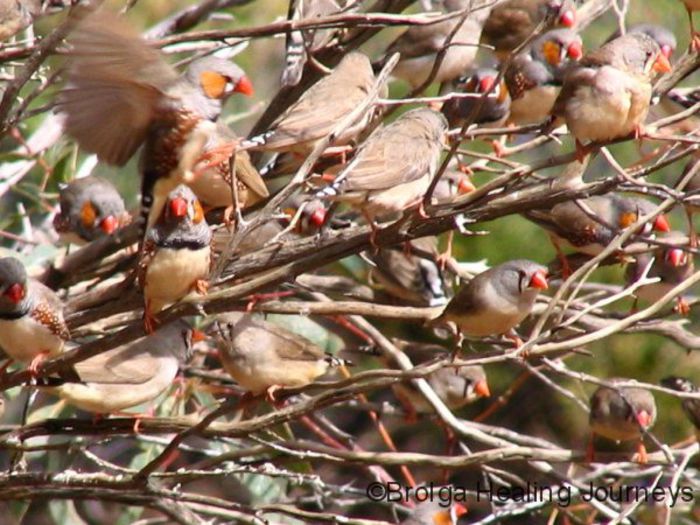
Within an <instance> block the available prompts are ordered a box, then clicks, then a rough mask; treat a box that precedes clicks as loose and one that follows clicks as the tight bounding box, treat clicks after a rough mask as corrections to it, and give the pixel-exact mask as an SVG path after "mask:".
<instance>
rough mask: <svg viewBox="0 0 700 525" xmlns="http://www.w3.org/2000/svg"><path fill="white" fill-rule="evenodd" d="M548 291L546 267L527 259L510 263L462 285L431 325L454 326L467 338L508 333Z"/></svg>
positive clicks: (492, 269) (494, 268)
mask: <svg viewBox="0 0 700 525" xmlns="http://www.w3.org/2000/svg"><path fill="white" fill-rule="evenodd" d="M547 288H548V283H547V269H546V268H545V267H544V266H542V265H540V264H537V263H535V262H532V261H528V260H526V259H516V260H513V261H508V262H505V263H502V264H499V265H497V266H494V267H493V268H490V269H489V270H486V271H485V272H482V273H480V274H479V275H477V276H476V277H474V278H473V279H472V280H471V281H469V282H468V283H467V284H466V285H464V286H462V288H460V290H459V291H458V292H457V294H456V295H455V296H454V297H453V298H452V300H451V301H450V302H449V303H448V304H447V306H445V309H444V310H443V311H442V313H441V314H440V315H439V316H438V317H437V318H435V319H434V320H432V321H430V323H429V325H430V326H436V325H439V324H444V323H454V324H455V325H456V327H457V330H458V331H459V333H460V334H462V335H463V336H467V337H487V336H491V335H501V334H507V333H509V332H511V330H513V329H514V328H515V327H516V326H518V325H519V324H520V323H521V322H522V320H523V319H525V318H526V317H527V316H528V315H530V312H531V311H532V307H533V306H534V304H535V299H536V298H537V295H538V294H539V293H540V291H541V290H546V289H547ZM511 337H512V335H511ZM515 340H516V341H519V340H518V339H517V337H515Z"/></svg>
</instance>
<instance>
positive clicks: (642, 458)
mask: <svg viewBox="0 0 700 525" xmlns="http://www.w3.org/2000/svg"><path fill="white" fill-rule="evenodd" d="M637 462H638V463H639V464H640V465H646V464H647V463H648V462H649V455H648V454H647V449H646V447H645V446H644V443H642V442H641V441H640V442H639V444H638V445H637Z"/></svg>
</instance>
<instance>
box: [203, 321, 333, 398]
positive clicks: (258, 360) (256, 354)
mask: <svg viewBox="0 0 700 525" xmlns="http://www.w3.org/2000/svg"><path fill="white" fill-rule="evenodd" d="M212 333H213V334H214V337H215V341H216V347H217V349H218V351H219V356H220V358H221V363H222V365H223V367H224V369H225V370H226V371H227V372H228V373H229V374H230V375H231V377H233V379H235V380H236V382H237V383H238V384H239V385H240V386H241V387H243V388H244V389H246V390H247V391H248V392H250V393H251V394H252V395H259V394H262V393H265V394H266V395H267V397H268V399H270V400H273V401H274V400H275V392H277V391H278V390H279V389H281V388H297V387H303V386H306V385H309V384H311V383H313V382H314V381H315V380H316V379H317V378H318V377H320V376H322V375H323V374H325V373H326V372H327V371H328V370H329V368H330V367H331V366H340V365H341V364H343V361H341V360H339V359H337V358H335V357H334V356H332V355H330V354H327V353H326V352H324V351H323V350H322V349H321V348H320V347H319V346H317V345H315V344H314V343H312V342H311V341H309V340H308V339H306V338H305V337H303V336H301V335H299V334H296V333H294V332H291V331H289V330H286V329H285V328H282V327H281V326H278V325H276V324H273V323H270V322H268V321H263V320H261V319H257V318H256V317H254V316H252V315H250V314H242V313H235V312H231V313H227V314H224V315H222V316H219V317H218V318H217V320H216V321H215V323H214V324H213V327H212Z"/></svg>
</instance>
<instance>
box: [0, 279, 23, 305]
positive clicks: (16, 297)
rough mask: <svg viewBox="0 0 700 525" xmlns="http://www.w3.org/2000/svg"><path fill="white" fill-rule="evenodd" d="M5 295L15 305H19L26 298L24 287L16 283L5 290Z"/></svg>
mask: <svg viewBox="0 0 700 525" xmlns="http://www.w3.org/2000/svg"><path fill="white" fill-rule="evenodd" d="M4 295H5V296H6V297H7V298H8V299H9V300H10V301H12V302H13V303H14V304H17V303H19V302H20V301H21V300H22V299H23V298H24V286H22V285H21V284H19V283H15V284H13V285H12V286H10V287H9V288H8V289H7V290H5V294H4Z"/></svg>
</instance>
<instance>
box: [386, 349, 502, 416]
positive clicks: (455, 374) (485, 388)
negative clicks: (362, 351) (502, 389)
mask: <svg viewBox="0 0 700 525" xmlns="http://www.w3.org/2000/svg"><path fill="white" fill-rule="evenodd" d="M395 342H396V341H395ZM397 346H398V347H399V348H400V349H401V350H402V351H403V352H404V353H405V354H406V355H407V356H408V357H409V359H410V360H411V362H412V363H413V365H414V366H418V365H420V364H423V363H426V362H428V361H430V360H432V359H434V358H435V357H437V356H440V355H443V356H444V355H446V354H445V349H444V348H443V347H441V346H439V345H429V344H420V343H415V344H411V343H403V344H402V343H398V344H397ZM425 380H426V381H428V383H429V384H430V386H431V387H432V389H433V390H434V391H435V393H436V394H437V395H438V397H439V398H440V399H441V400H442V401H443V402H444V403H445V405H447V407H448V408H449V409H450V410H458V409H460V408H462V407H463V406H465V405H467V404H469V403H473V402H474V401H476V400H477V399H480V398H482V397H489V396H490V395H491V391H490V390H489V384H488V381H487V378H486V372H485V371H484V367H482V366H480V365H474V366H466V365H465V366H458V367H450V366H445V367H444V368H440V369H438V370H436V371H435V372H432V373H430V374H428V375H427V376H425ZM392 388H393V390H394V393H395V394H396V397H397V398H399V400H400V401H401V402H402V404H403V405H404V406H405V407H406V410H407V412H408V414H409V416H408V419H415V415H416V413H419V414H426V413H427V414H431V413H433V408H432V405H431V404H430V403H428V401H426V399H425V398H424V397H423V395H422V394H421V393H420V391H419V390H418V389H417V388H415V387H414V386H413V384H412V383H411V382H410V381H406V382H402V383H397V384H395V385H393V386H392Z"/></svg>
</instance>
